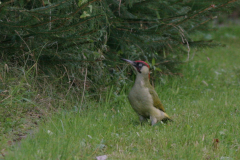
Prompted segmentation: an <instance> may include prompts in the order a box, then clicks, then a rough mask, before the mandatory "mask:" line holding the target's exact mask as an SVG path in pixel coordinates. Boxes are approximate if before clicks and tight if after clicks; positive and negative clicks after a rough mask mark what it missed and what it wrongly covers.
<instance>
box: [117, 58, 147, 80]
mask: <svg viewBox="0 0 240 160" xmlns="http://www.w3.org/2000/svg"><path fill="white" fill-rule="evenodd" d="M121 60H123V61H126V62H128V63H129V64H131V65H132V66H133V68H134V69H135V70H136V71H137V73H138V74H141V75H146V76H149V78H150V72H149V68H150V67H149V65H148V64H147V63H146V62H144V61H141V60H137V61H131V60H128V59H123V58H122V59H121Z"/></svg>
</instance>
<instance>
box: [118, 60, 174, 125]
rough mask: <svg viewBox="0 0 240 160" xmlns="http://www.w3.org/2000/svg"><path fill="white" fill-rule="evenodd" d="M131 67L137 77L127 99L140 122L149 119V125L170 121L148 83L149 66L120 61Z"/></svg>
mask: <svg viewBox="0 0 240 160" xmlns="http://www.w3.org/2000/svg"><path fill="white" fill-rule="evenodd" d="M122 60H124V61H126V62H128V63H129V64H131V65H132V66H133V68H134V69H135V70H136V73H137V76H136V80H135V83H134V86H133V88H132V89H131V91H130V93H129V95H128V99H129V102H130V104H131V106H132V108H133V109H134V111H135V112H137V114H138V115H139V119H140V122H141V124H142V122H143V121H145V120H147V119H149V118H150V121H151V124H152V125H154V124H155V123H157V122H158V121H164V122H165V121H166V120H171V118H170V117H169V116H168V115H167V114H166V113H165V109H164V107H163V105H162V103H161V101H160V99H159V98H158V94H157V92H156V91H155V90H154V88H153V86H152V85H151V84H150V82H149V78H150V73H149V65H148V64H147V63H146V62H144V61H131V60H128V59H122Z"/></svg>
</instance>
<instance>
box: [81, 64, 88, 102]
mask: <svg viewBox="0 0 240 160" xmlns="http://www.w3.org/2000/svg"><path fill="white" fill-rule="evenodd" d="M86 81H87V68H86V71H85V80H84V86H83V93H82V100H81V106H82V103H83V97H84V93H85V86H86Z"/></svg>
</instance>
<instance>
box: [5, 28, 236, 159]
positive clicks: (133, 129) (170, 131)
mask: <svg viewBox="0 0 240 160" xmlns="http://www.w3.org/2000/svg"><path fill="white" fill-rule="evenodd" d="M203 36H206V35H203ZM212 36H213V38H216V39H218V40H219V41H221V42H224V43H225V44H226V47H224V48H211V49H204V50H201V51H197V53H196V55H195V58H194V60H193V61H191V62H189V63H186V64H184V65H183V66H182V73H183V77H177V76H174V77H170V76H163V77H161V80H159V81H158V82H156V83H155V88H156V90H157V92H158V94H159V97H160V99H161V100H162V103H163V104H164V106H165V109H166V111H167V113H168V115H170V116H171V117H172V118H173V119H174V122H173V123H168V124H161V123H158V124H157V125H155V126H153V127H152V126H150V125H149V123H146V124H144V125H143V126H141V125H140V123H139V121H138V117H137V115H136V114H135V113H134V111H133V110H132V108H131V106H130V104H129V103H128V101H127V97H126V95H125V90H128V89H126V88H130V87H129V86H126V88H123V89H122V92H121V93H120V94H119V95H116V94H114V89H112V90H110V91H109V92H108V95H109V96H108V98H106V100H105V101H104V102H102V103H96V102H88V103H86V104H85V106H86V109H84V110H80V111H79V110H78V109H77V107H74V106H72V108H73V109H72V111H69V110H62V111H61V112H60V113H56V114H55V115H53V116H52V117H49V118H48V119H47V121H45V122H42V124H41V125H40V126H39V128H38V130H36V131H35V133H34V134H31V135H29V136H28V137H27V138H26V139H25V140H22V141H21V142H20V143H19V144H16V145H14V146H12V147H9V148H8V149H7V151H8V155H7V156H6V157H5V158H6V159H24V160H26V159H94V158H95V157H97V156H101V155H107V156H108V159H222V160H223V159H224V160H226V159H228V160H229V159H236V160H237V159H240V134H239V131H240V109H239V105H240V101H239V97H240V88H239V85H240V63H239V61H240V58H239V42H240V29H239V27H231V28H222V29H220V30H219V31H218V32H217V33H215V34H213V35H212ZM130 85H132V84H130ZM214 139H218V140H219V141H220V142H219V143H218V147H217V148H215V147H214V145H213V140H214Z"/></svg>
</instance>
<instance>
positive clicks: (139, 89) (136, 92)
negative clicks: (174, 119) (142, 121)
mask: <svg viewBox="0 0 240 160" xmlns="http://www.w3.org/2000/svg"><path fill="white" fill-rule="evenodd" d="M128 99H129V101H130V104H131V106H132V108H133V109H134V110H135V111H136V112H137V113H138V114H140V115H142V116H144V117H149V116H150V112H151V108H152V107H153V99H152V96H151V94H150V92H149V89H148V88H147V87H144V84H143V82H140V83H138V84H136V83H135V85H134V86H133V88H132V89H131V91H130V93H129V95H128Z"/></svg>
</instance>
